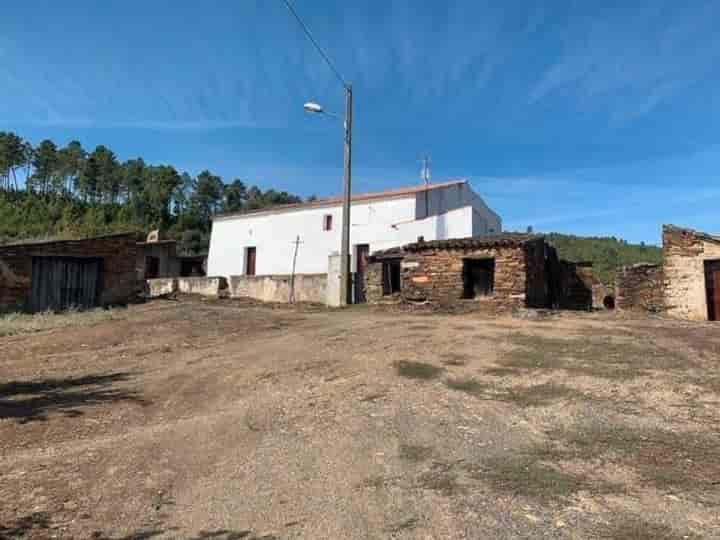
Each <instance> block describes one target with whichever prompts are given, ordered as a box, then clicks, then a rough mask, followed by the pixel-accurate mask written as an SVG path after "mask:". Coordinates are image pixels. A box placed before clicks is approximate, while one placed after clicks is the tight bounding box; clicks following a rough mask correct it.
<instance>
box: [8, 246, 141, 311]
mask: <svg viewBox="0 0 720 540" xmlns="http://www.w3.org/2000/svg"><path fill="white" fill-rule="evenodd" d="M136 253H137V246H136V237H135V234H112V235H107V236H99V237H95V238H85V239H80V240H58V241H47V242H45V241H43V242H28V243H18V244H6V245H0V309H2V310H12V309H24V308H25V307H26V305H27V304H28V301H29V297H30V292H31V289H32V266H33V257H74V258H97V259H101V260H102V274H101V275H102V284H101V288H100V304H101V305H103V306H107V305H113V304H125V303H128V302H131V301H132V300H134V299H135V297H136V295H137V293H138V292H139V291H140V288H141V283H140V282H138V281H137V279H136V275H135V259H136Z"/></svg>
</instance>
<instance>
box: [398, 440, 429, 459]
mask: <svg viewBox="0 0 720 540" xmlns="http://www.w3.org/2000/svg"><path fill="white" fill-rule="evenodd" d="M432 455H433V450H432V448H430V447H429V446H422V445H417V444H401V445H400V457H401V458H402V459H404V460H406V461H414V462H420V461H425V460H427V459H430V457H431V456H432Z"/></svg>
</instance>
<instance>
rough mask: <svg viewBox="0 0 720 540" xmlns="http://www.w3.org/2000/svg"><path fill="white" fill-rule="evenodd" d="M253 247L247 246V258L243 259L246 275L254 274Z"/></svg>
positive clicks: (254, 257) (254, 256)
mask: <svg viewBox="0 0 720 540" xmlns="http://www.w3.org/2000/svg"><path fill="white" fill-rule="evenodd" d="M255 259H256V255H255V248H254V247H249V248H247V259H246V261H245V274H246V275H248V276H254V275H255Z"/></svg>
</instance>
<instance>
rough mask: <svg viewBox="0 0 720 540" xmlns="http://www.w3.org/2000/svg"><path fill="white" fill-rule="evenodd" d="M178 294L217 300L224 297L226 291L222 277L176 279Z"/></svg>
mask: <svg viewBox="0 0 720 540" xmlns="http://www.w3.org/2000/svg"><path fill="white" fill-rule="evenodd" d="M177 284H178V292H179V293H182V294H199V295H200V296H209V297H211V298H219V297H221V296H225V295H226V293H227V289H228V283H227V280H226V279H225V278H224V277H183V278H177Z"/></svg>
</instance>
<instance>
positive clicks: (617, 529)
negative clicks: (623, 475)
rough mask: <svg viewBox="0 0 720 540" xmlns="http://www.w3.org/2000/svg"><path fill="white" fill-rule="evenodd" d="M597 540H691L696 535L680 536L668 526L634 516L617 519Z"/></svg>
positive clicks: (597, 536) (598, 535)
mask: <svg viewBox="0 0 720 540" xmlns="http://www.w3.org/2000/svg"><path fill="white" fill-rule="evenodd" d="M595 537H596V538H603V539H607V540H691V539H699V538H700V537H699V536H697V535H694V534H692V535H691V534H679V533H677V532H675V531H674V530H673V529H672V528H671V527H669V526H668V525H663V524H661V523H651V522H649V521H645V520H644V519H642V518H640V517H638V516H634V515H627V516H620V517H619V518H618V517H615V518H614V519H613V522H612V523H611V525H609V526H608V527H606V528H604V529H602V530H598V531H596V536H595Z"/></svg>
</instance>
